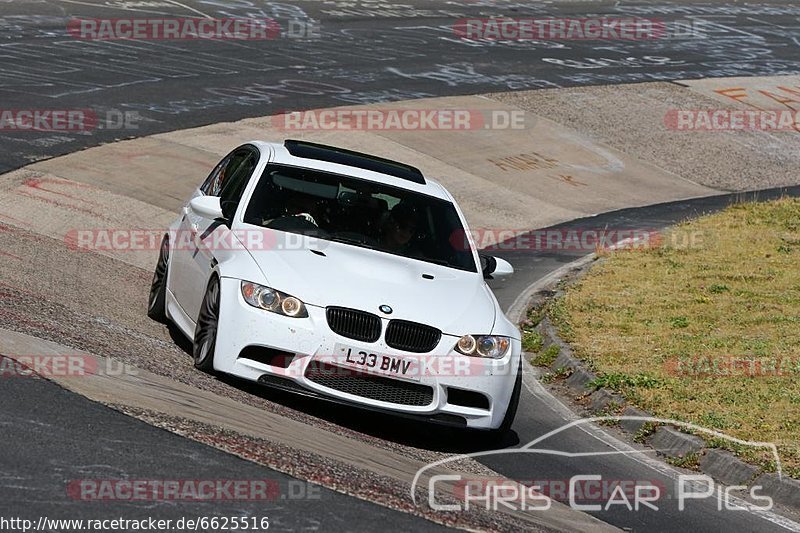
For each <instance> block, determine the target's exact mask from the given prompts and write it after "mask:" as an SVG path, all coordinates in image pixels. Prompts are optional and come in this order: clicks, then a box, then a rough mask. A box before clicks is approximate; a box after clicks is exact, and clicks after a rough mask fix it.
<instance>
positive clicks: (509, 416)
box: [487, 360, 522, 444]
mask: <svg viewBox="0 0 800 533" xmlns="http://www.w3.org/2000/svg"><path fill="white" fill-rule="evenodd" d="M521 394H522V360H520V365H519V369H518V370H517V379H516V380H515V381H514V390H513V391H511V398H510V399H509V400H508V408H507V409H506V415H505V416H504V417H503V422H502V423H501V424H500V427H499V428H497V429H492V430H489V432H488V435H487V437H488V440H489V442H490V443H492V444H500V443H501V442H502V441H503V438H504V437H505V436H506V434H507V433H508V432H509V431H511V426H512V425H513V424H514V418H515V417H516V416H517V408H518V407H519V398H520V395H521Z"/></svg>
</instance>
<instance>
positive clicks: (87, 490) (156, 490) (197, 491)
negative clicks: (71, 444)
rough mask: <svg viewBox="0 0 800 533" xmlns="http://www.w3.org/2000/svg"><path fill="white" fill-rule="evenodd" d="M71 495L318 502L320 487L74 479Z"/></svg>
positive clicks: (82, 497) (78, 497)
mask: <svg viewBox="0 0 800 533" xmlns="http://www.w3.org/2000/svg"><path fill="white" fill-rule="evenodd" d="M67 495H68V496H69V497H70V498H72V499H73V500H81V501H109V500H115V501H129V502H134V501H212V502H213V501H231V500H232V501H237V500H238V501H275V500H278V499H282V500H301V499H305V500H317V499H319V498H320V495H321V493H320V487H319V486H318V485H314V484H311V483H308V482H305V481H300V480H287V481H285V482H279V481H278V480H275V479H73V480H71V481H69V482H68V483H67Z"/></svg>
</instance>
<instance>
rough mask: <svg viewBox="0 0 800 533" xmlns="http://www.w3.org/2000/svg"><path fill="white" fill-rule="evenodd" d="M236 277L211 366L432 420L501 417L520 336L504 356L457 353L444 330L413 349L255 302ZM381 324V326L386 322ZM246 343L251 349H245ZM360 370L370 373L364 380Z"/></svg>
mask: <svg viewBox="0 0 800 533" xmlns="http://www.w3.org/2000/svg"><path fill="white" fill-rule="evenodd" d="M240 283H241V282H240V281H239V280H238V279H233V278H222V280H221V285H222V286H221V289H222V290H221V295H222V298H221V302H220V314H219V327H218V330H217V331H218V333H217V343H216V353H215V356H214V368H215V370H218V371H220V372H225V373H228V374H232V375H234V376H237V377H240V378H244V379H247V380H251V381H258V382H261V383H265V384H268V385H272V386H278V387H279V388H282V389H286V390H295V392H300V393H306V394H308V395H311V396H317V397H324V398H328V399H331V400H335V401H340V402H345V403H348V404H353V405H358V406H362V407H366V408H369V409H378V410H381V411H390V412H393V413H397V414H400V415H406V416H412V417H414V418H418V417H421V418H424V419H426V420H431V421H434V422H442V423H448V424H453V425H466V427H469V428H475V429H495V428H497V427H499V426H500V424H501V423H502V420H503V417H504V416H505V413H506V409H507V407H508V403H509V401H510V398H511V394H512V390H513V388H514V381H515V379H516V373H517V369H518V368H519V358H520V352H521V346H520V342H519V341H518V340H516V339H512V343H511V347H510V349H509V352H508V354H506V356H505V357H504V358H502V359H484V358H479V357H467V356H464V355H461V354H458V353H457V352H455V351H454V346H455V344H456V342H457V341H458V337H454V336H450V335H444V334H443V335H442V338H441V340H440V341H439V344H438V345H437V346H436V348H435V349H434V350H432V351H431V352H429V353H427V354H410V353H408V352H403V351H400V350H396V349H394V348H392V347H390V346H387V345H386V343H385V342H384V339H383V334H382V335H381V338H380V339H379V340H378V341H377V342H374V343H366V342H360V341H357V340H355V339H350V338H347V337H343V336H341V335H338V334H337V333H335V332H333V331H331V329H330V328H329V327H328V322H327V319H326V316H325V309H324V308H321V307H315V306H310V305H309V306H307V309H308V315H309V316H308V317H307V318H290V317H285V316H282V315H278V314H276V313H270V312H268V311H264V310H261V309H257V308H254V307H252V306H250V305H248V304H247V303H246V302H245V301H244V299H243V298H242V295H241V291H240ZM382 322H383V331H384V332H385V330H386V324H387V322H388V320H386V319H382ZM474 333H483V332H474ZM252 347H262V348H266V349H270V350H274V351H278V352H286V353H288V354H289V355H288V357H287V362H286V363H282V364H277V365H276V364H271V363H272V362H271V361H270V362H269V363H270V364H268V362H264V361H263V360H255V359H260V358H257V357H255V358H250V357H248V356H247V354H248V353H253V348H252ZM245 348H248V351H247V352H246V353H245V354H242V351H243V350H245ZM343 348H351V349H352V350H351V352H352V353H353V354H355V353H358V352H361V351H364V352H366V353H368V354H375V355H376V357H377V358H378V361H379V363H378V364H377V365H375V367H374V368H372V369H369V370H365V369H364V368H363V367H358V366H357V365H354V364H352V363H353V360H354V359H355V356H352V357H351V358H350V359H349V361H348V358H347V357H346V353H343V352H342V349H343ZM240 355H245V356H246V357H240ZM384 357H385V358H386V359H387V360H391V361H392V362H395V363H400V364H401V365H402V364H403V363H405V364H406V366H408V367H410V368H411V369H412V370H411V371H410V373H409V375H407V376H402V374H401V373H400V372H397V373H393V372H391V371H389V370H388V369H387V370H381V369H380V366H381V365H380V359H381V358H384ZM395 368H396V367H395ZM331 370H334V372H331ZM338 370H341V372H339V371H338ZM363 372H367V375H368V376H370V379H366V380H365V377H364V376H365V374H364V373H363ZM339 380H341V381H339ZM385 380H389V381H388V382H386V381H385ZM382 384H383V385H386V388H382ZM387 400H388V401H387ZM462 420H463V423H462V422H461V421H462Z"/></svg>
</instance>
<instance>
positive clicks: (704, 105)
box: [488, 82, 800, 192]
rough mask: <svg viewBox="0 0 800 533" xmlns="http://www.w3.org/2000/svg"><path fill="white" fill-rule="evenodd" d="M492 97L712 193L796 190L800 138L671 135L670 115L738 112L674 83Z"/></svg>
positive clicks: (750, 133) (791, 134)
mask: <svg viewBox="0 0 800 533" xmlns="http://www.w3.org/2000/svg"><path fill="white" fill-rule="evenodd" d="M488 96H489V97H490V98H494V99H496V100H498V101H500V102H503V103H505V104H510V105H514V106H517V107H520V108H522V109H525V110H526V111H531V112H533V113H537V114H539V115H542V116H544V117H546V118H548V119H550V120H553V121H555V122H559V123H561V124H563V125H565V126H568V127H571V128H574V129H576V130H578V131H579V132H580V133H581V134H583V135H586V136H589V137H590V138H592V139H593V140H595V141H597V142H601V143H603V144H606V145H608V146H610V147H612V148H615V149H617V150H619V151H621V152H623V153H625V154H628V155H630V156H633V157H636V158H638V159H640V160H642V161H644V162H648V163H651V164H653V165H655V166H657V167H660V168H661V169H663V170H665V171H667V172H671V173H673V174H677V175H678V176H681V177H682V178H684V179H687V180H690V181H693V182H695V183H698V184H701V185H705V186H708V187H713V188H715V189H720V190H725V191H732V192H733V191H746V190H754V189H766V188H770V187H779V186H783V185H796V184H797V180H798V176H797V169H798V168H800V134H798V132H795V131H785V132H771V133H767V132H760V131H735V132H715V131H711V132H705V131H702V132H699V131H674V130H671V129H669V128H667V126H666V125H665V121H664V117H665V115H666V114H667V112H668V111H670V110H674V109H684V110H685V109H695V110H697V109H720V108H730V109H736V108H735V107H734V106H733V105H730V104H725V103H723V102H720V101H719V100H715V99H712V98H709V97H707V96H704V95H702V94H699V93H697V92H694V91H693V90H691V89H689V88H687V87H684V86H681V85H678V84H675V83H664V82H658V83H641V84H634V85H619V86H598V87H577V88H569V89H546V90H539V91H520V92H508V93H493V94H490V95H488ZM731 103H733V100H731ZM738 109H741V107H739V108H738ZM645 132H646V133H645Z"/></svg>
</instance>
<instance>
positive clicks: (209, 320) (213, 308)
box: [192, 276, 220, 372]
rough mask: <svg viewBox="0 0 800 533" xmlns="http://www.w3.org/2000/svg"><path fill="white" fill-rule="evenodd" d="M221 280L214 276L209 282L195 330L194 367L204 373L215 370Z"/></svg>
mask: <svg viewBox="0 0 800 533" xmlns="http://www.w3.org/2000/svg"><path fill="white" fill-rule="evenodd" d="M219 293H220V289H219V278H217V277H216V276H213V277H212V278H211V281H209V282H208V288H206V294H205V296H203V303H202V304H201V305H200V314H199V315H198V317H197V326H196V327H195V330H194V343H193V346H192V354H193V355H194V366H195V368H199V369H200V370H202V371H204V372H213V370H214V351H215V349H216V345H217V326H218V325H219Z"/></svg>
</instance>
